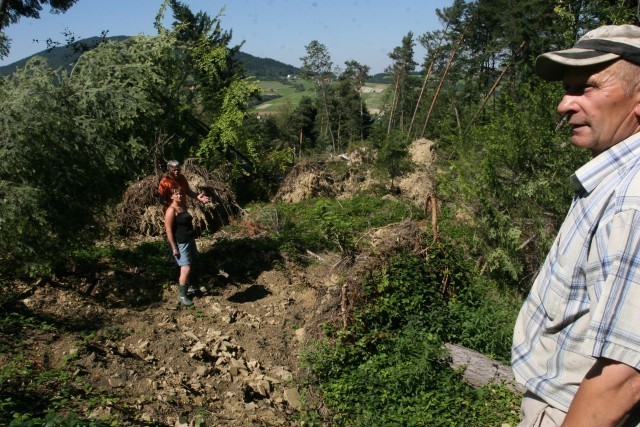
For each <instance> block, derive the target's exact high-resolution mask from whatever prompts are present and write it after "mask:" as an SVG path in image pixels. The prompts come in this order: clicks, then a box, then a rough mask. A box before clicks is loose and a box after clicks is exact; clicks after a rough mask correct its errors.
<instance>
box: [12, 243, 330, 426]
mask: <svg viewBox="0 0 640 427" xmlns="http://www.w3.org/2000/svg"><path fill="white" fill-rule="evenodd" d="M201 244H203V245H206V244H215V240H214V239H210V240H205V241H204V242H201ZM321 258H322V259H319V258H315V262H314V263H313V264H312V265H311V266H309V267H308V268H306V269H304V270H297V269H296V270H293V271H292V270H287V269H283V268H279V269H275V270H270V271H264V272H262V273H261V274H260V275H259V276H258V278H257V280H255V282H252V283H243V284H234V285H226V286H224V287H219V288H215V289H209V290H207V289H206V288H205V287H203V288H202V292H201V295H200V296H199V297H194V302H195V305H194V306H193V307H189V308H187V307H182V306H179V304H178V301H177V290H176V288H175V287H173V286H169V287H167V288H166V289H162V290H161V291H160V295H159V299H158V301H157V302H153V303H151V304H149V305H146V306H144V305H142V306H139V307H137V308H131V307H126V308H125V307H123V308H115V307H111V308H109V307H105V306H104V305H103V304H99V303H97V302H96V300H95V298H94V297H95V296H96V295H99V294H100V291H101V289H100V288H101V285H100V282H101V281H100V280H98V284H97V285H94V286H92V287H91V291H90V292H88V293H87V292H78V286H77V284H76V285H73V286H69V283H58V284H51V283H49V284H41V285H40V286H39V287H38V288H37V289H36V290H35V292H34V293H33V294H32V295H31V296H30V297H28V298H27V299H25V300H24V301H23V302H24V304H25V305H26V306H27V307H28V308H29V309H31V310H32V311H33V312H37V313H40V315H42V316H44V317H49V318H57V319H63V318H64V319H66V322H67V323H68V324H73V323H74V321H75V322H76V323H78V328H80V327H81V325H80V324H81V323H83V322H92V323H94V328H93V329H94V330H93V336H94V337H95V339H92V338H91V337H89V339H85V340H83V341H80V340H79V338H78V337H79V335H78V334H77V333H76V332H74V331H72V330H71V331H68V332H67V333H65V332H61V331H59V332H57V333H55V334H53V335H48V334H47V335H43V336H33V337H30V338H28V340H27V341H28V344H29V346H30V347H31V349H32V351H33V352H34V353H37V354H39V355H40V358H41V363H42V364H43V365H46V366H48V367H56V366H61V365H62V364H63V362H64V360H67V359H69V358H72V365H73V368H74V369H75V371H74V373H73V375H74V376H76V377H78V378H79V379H81V380H82V381H83V382H84V383H87V384H91V385H92V387H94V388H96V389H97V388H102V389H104V390H105V391H106V394H109V395H112V396H115V397H116V399H113V401H111V402H109V401H107V402H104V404H101V405H97V406H96V407H94V408H92V409H91V411H90V413H88V414H87V415H91V416H95V417H101V416H109V415H110V414H111V415H112V414H113V413H114V412H116V411H117V410H119V409H120V408H123V407H128V408H131V409H132V410H133V411H135V413H136V418H137V419H138V420H139V422H140V423H141V424H149V425H171V426H173V425H176V426H183V425H185V426H186V425H196V424H197V423H198V421H199V420H201V421H202V424H201V425H221V426H223V425H224V426H272V425H273V426H288V425H299V423H298V422H297V420H298V419H299V417H298V416H297V413H298V410H299V409H301V408H302V405H303V403H304V400H305V397H304V392H303V391H302V390H301V389H300V388H299V383H298V374H299V371H300V357H299V356H300V349H301V346H302V343H303V341H305V339H306V337H307V335H306V330H305V326H307V325H309V324H311V323H313V322H314V318H317V317H318V316H319V315H322V314H323V313H325V314H326V313H327V312H330V311H331V310H332V306H335V300H336V298H337V297H336V296H337V295H339V293H340V289H339V285H338V284H337V283H336V281H337V280H336V277H335V276H334V275H333V274H332V272H331V271H332V269H331V266H332V265H333V264H335V262H336V259H337V258H336V256H335V255H330V254H324V255H323V256H322V257H321ZM116 274H119V273H118V272H116V271H111V272H107V273H106V276H113V275H116ZM140 274H144V273H143V272H140ZM220 274H224V272H221V273H220ZM105 283H106V282H105ZM332 301H333V302H332ZM116 305H117V304H116ZM334 308H335V307H334ZM301 394H302V396H301Z"/></svg>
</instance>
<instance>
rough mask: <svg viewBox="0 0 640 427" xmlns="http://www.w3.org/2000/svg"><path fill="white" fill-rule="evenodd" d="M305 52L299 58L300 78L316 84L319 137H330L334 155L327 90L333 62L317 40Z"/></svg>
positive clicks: (333, 138)
mask: <svg viewBox="0 0 640 427" xmlns="http://www.w3.org/2000/svg"><path fill="white" fill-rule="evenodd" d="M305 50H306V52H307V55H306V56H303V57H302V58H300V60H301V61H302V67H301V68H300V74H301V76H302V78H305V79H309V80H312V81H314V82H315V84H316V90H317V92H318V94H319V95H320V99H321V102H322V104H321V105H322V110H321V111H322V114H321V115H320V118H321V120H322V122H321V126H320V137H323V136H324V135H327V134H328V135H329V136H330V138H331V147H332V150H333V153H335V152H336V139H335V137H334V132H333V128H332V127H333V126H332V123H331V114H330V112H329V103H330V100H329V89H328V88H329V83H330V81H331V78H332V76H333V72H332V68H333V62H331V55H330V54H329V51H328V49H327V47H326V46H325V45H323V44H322V43H320V42H319V41H317V40H312V41H311V42H310V43H309V44H308V45H306V46H305Z"/></svg>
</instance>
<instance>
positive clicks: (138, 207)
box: [115, 159, 240, 237]
mask: <svg viewBox="0 0 640 427" xmlns="http://www.w3.org/2000/svg"><path fill="white" fill-rule="evenodd" d="M182 169H183V170H182V173H183V174H184V176H185V177H186V178H187V181H188V182H189V186H190V187H191V189H192V190H193V191H195V192H196V193H200V192H203V193H204V194H206V195H207V196H209V198H210V199H211V201H210V202H209V203H206V204H203V203H200V202H197V201H194V200H193V199H191V198H189V200H188V201H187V209H188V210H189V213H190V214H191V216H192V217H193V226H194V229H195V230H196V233H197V234H199V233H201V232H202V231H204V230H207V231H210V232H212V233H213V232H215V231H217V230H219V229H220V228H221V227H222V226H223V225H226V224H228V223H229V220H230V219H231V218H232V217H233V216H234V215H235V214H237V213H238V212H239V211H240V206H238V204H237V202H236V198H235V194H234V193H233V191H232V190H231V187H230V186H229V185H228V184H227V182H226V181H227V180H226V179H225V178H224V176H223V175H222V173H220V172H218V173H217V174H216V175H217V176H214V175H213V174H211V173H209V171H207V170H206V169H205V168H203V167H202V166H200V165H198V164H197V163H196V160H195V159H188V160H187V161H185V163H184V165H183V168H182ZM159 180H160V178H159V176H158V174H156V175H151V176H147V177H145V178H143V179H141V180H139V181H137V182H134V183H133V184H131V185H130V186H129V188H127V190H126V191H125V192H124V195H123V197H122V202H121V203H120V204H119V205H118V206H117V208H116V215H115V220H116V224H117V228H118V231H119V233H120V234H121V235H123V236H128V237H133V236H159V235H162V234H163V233H164V215H163V209H162V204H161V203H160V195H159V194H158V183H159Z"/></svg>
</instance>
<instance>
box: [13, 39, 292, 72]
mask: <svg viewBox="0 0 640 427" xmlns="http://www.w3.org/2000/svg"><path fill="white" fill-rule="evenodd" d="M127 38H129V37H128V36H114V37H90V38H86V39H81V40H74V41H72V42H70V43H69V44H68V45H67V46H52V47H51V48H49V49H45V50H43V51H41V52H38V53H36V54H34V55H30V56H28V57H26V58H23V59H21V60H19V61H16V62H14V63H11V64H8V65H4V66H2V67H0V76H8V75H9V74H11V73H13V72H14V71H15V70H16V69H17V68H18V67H24V66H25V64H26V63H27V62H28V61H29V60H30V59H31V58H32V57H34V56H41V57H43V58H45V59H46V60H47V63H48V65H49V66H50V67H51V68H53V69H55V68H59V67H64V68H66V69H67V70H71V68H72V67H73V64H75V63H76V61H77V60H78V58H79V57H80V55H81V54H82V53H83V52H86V51H87V50H91V49H93V48H95V47H96V46H97V45H98V44H100V43H102V42H105V41H123V40H126V39H127ZM234 58H235V59H237V61H238V62H240V63H241V64H242V65H243V66H244V68H245V70H246V73H247V75H249V76H254V77H256V78H257V79H261V80H278V79H283V78H286V77H287V76H288V75H297V74H299V73H300V70H299V69H298V68H296V67H294V66H292V65H287V64H284V63H282V62H280V61H276V60H275V59H271V58H258V57H255V56H253V55H250V54H248V53H244V52H237V53H236V54H235V55H234Z"/></svg>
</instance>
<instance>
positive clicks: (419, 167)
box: [398, 138, 435, 207]
mask: <svg viewBox="0 0 640 427" xmlns="http://www.w3.org/2000/svg"><path fill="white" fill-rule="evenodd" d="M434 148H435V143H434V142H433V141H429V140H427V139H424V138H423V139H418V140H415V141H413V142H412V143H411V144H410V145H409V154H410V155H411V161H412V162H413V163H414V165H415V166H414V169H413V171H412V172H410V173H408V174H406V175H404V176H402V177H400V179H399V180H398V187H400V193H401V194H402V196H403V197H406V198H408V199H411V200H413V202H414V203H415V204H416V205H418V206H420V207H422V206H424V205H425V203H426V201H427V198H428V197H429V194H430V193H432V192H433V191H434V187H433V181H434V174H435V169H434V165H435V151H434Z"/></svg>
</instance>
